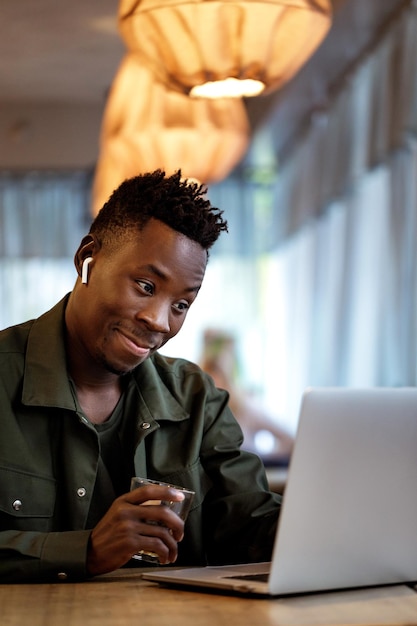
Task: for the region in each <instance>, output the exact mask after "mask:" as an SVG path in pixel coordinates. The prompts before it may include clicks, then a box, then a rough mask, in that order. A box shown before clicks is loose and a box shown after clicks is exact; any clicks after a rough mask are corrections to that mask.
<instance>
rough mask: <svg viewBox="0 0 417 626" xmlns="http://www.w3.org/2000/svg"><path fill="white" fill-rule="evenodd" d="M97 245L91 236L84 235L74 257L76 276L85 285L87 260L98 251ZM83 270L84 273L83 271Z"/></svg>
mask: <svg viewBox="0 0 417 626" xmlns="http://www.w3.org/2000/svg"><path fill="white" fill-rule="evenodd" d="M98 247H99V246H98V245H97V241H96V239H95V237H94V236H93V235H86V236H85V237H83V239H82V240H81V243H80V245H79V247H78V250H77V252H76V253H75V256H74V265H75V269H76V270H77V274H78V276H79V277H80V278H81V279H82V282H84V283H86V282H87V280H86V277H87V271H88V263H89V261H86V260H87V259H92V258H93V257H94V254H95V253H96V252H97V250H98ZM83 270H84V271H83Z"/></svg>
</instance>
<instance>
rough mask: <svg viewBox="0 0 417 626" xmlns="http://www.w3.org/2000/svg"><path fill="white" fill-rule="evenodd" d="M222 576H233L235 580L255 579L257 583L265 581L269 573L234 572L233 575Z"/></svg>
mask: <svg viewBox="0 0 417 626" xmlns="http://www.w3.org/2000/svg"><path fill="white" fill-rule="evenodd" d="M224 578H233V579H235V580H255V581H257V582H259V583H267V582H268V580H269V574H268V573H263V574H240V575H239V576H238V575H237V574H235V575H234V576H224Z"/></svg>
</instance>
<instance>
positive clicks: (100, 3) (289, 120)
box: [0, 0, 411, 151]
mask: <svg viewBox="0 0 417 626" xmlns="http://www.w3.org/2000/svg"><path fill="white" fill-rule="evenodd" d="M410 1H411V0H334V1H333V4H334V13H335V15H334V23H333V26H332V28H331V30H330V32H329V35H328V36H327V38H326V40H325V41H324V42H323V44H322V45H321V47H320V48H319V50H318V51H317V52H316V54H315V55H314V56H313V57H312V58H311V59H310V61H309V62H308V63H307V64H306V65H305V66H304V67H303V68H302V70H301V71H300V72H299V74H298V75H297V76H296V77H295V78H294V79H293V80H292V81H291V82H290V83H288V84H287V85H286V86H284V88H282V89H281V90H279V91H277V92H274V93H272V94H270V95H269V96H260V97H257V98H254V99H250V100H248V101H247V109H248V113H249V118H250V123H251V126H252V128H256V127H257V126H258V125H259V124H261V123H263V122H264V120H265V119H273V121H274V127H275V128H278V129H280V130H279V132H278V137H277V150H278V151H283V150H285V147H286V146H287V145H288V143H289V142H291V140H292V137H293V136H294V134H296V132H297V129H298V128H299V127H300V125H301V124H302V123H303V120H304V119H305V117H306V116H310V115H311V114H312V113H314V111H316V110H320V109H321V108H322V107H325V106H326V103H327V101H328V98H329V94H331V93H332V91H334V90H335V89H336V88H337V85H338V84H339V83H340V81H341V80H342V79H343V76H344V75H345V74H346V73H347V72H348V71H349V69H350V68H351V66H352V64H353V63H355V61H356V59H357V58H358V56H360V55H361V54H363V53H364V52H366V50H367V48H368V47H369V46H371V45H372V42H373V41H374V40H375V38H376V37H377V36H378V34H379V33H380V32H381V29H383V28H384V24H386V22H387V21H389V19H390V18H391V16H392V14H393V13H394V12H395V11H396V10H398V9H399V8H401V7H403V6H404V5H407V4H409V3H410ZM117 6H118V2H117V0H71V1H70V2H63V1H61V2H57V0H2V1H1V6H0V24H1V26H0V29H1V30H0V104H9V105H10V104H14V103H25V104H42V103H48V104H51V103H63V102H65V103H66V104H69V103H74V104H78V105H79V104H83V103H85V104H92V103H101V104H102V103H104V101H105V98H106V94H107V92H108V89H109V87H110V85H111V82H112V79H113V77H114V75H115V72H116V70H117V68H118V65H119V62H120V60H121V58H122V57H123V55H124V51H125V49H124V45H123V42H122V40H121V39H120V36H119V35H118V32H117V24H116V14H117Z"/></svg>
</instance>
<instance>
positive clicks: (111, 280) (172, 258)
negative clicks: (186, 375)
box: [71, 219, 207, 374]
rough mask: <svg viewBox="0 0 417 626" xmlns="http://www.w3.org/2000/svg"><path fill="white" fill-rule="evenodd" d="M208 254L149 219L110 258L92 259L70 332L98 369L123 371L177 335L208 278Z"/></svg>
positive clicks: (105, 255) (100, 255) (79, 291)
mask: <svg viewBox="0 0 417 626" xmlns="http://www.w3.org/2000/svg"><path fill="white" fill-rule="evenodd" d="M206 263H207V252H206V251H205V250H204V249H203V248H202V247H201V246H200V244H198V243H197V242H195V241H192V240H191V239H188V238H187V237H185V236H184V235H182V234H180V233H178V232H176V231H175V230H173V229H171V228H169V227H168V226H166V225H165V224H164V223H163V222H160V221H159V220H154V219H152V220H150V221H149V222H148V223H147V225H146V226H145V227H144V229H143V230H142V231H141V232H139V233H134V234H133V235H132V236H131V235H129V236H128V237H127V238H126V241H125V242H124V241H121V243H120V246H119V245H118V246H117V249H116V250H112V251H111V252H110V253H109V252H108V251H107V250H106V248H105V246H104V247H103V248H101V249H100V250H99V251H98V252H96V253H94V254H93V261H92V262H91V264H90V266H89V278H88V283H87V285H82V284H78V285H77V288H76V292H75V294H74V296H75V297H74V303H75V306H73V313H72V320H71V335H72V336H73V335H74V334H75V337H76V341H77V342H79V343H80V344H81V349H82V351H85V352H86V353H87V358H88V359H91V360H92V361H93V362H94V366H95V367H96V366H97V365H98V366H99V367H102V368H103V369H104V370H105V371H107V372H112V373H114V374H123V373H127V372H128V371H130V370H132V369H133V368H134V367H136V366H137V365H139V364H140V363H142V362H143V361H144V360H145V359H147V358H148V357H149V356H150V355H151V354H152V353H153V352H155V351H156V350H157V349H158V348H160V347H161V346H163V345H164V344H165V343H166V342H167V341H168V340H169V339H171V337H174V336H175V335H176V334H177V333H178V331H179V330H180V328H181V326H182V325H183V323H184V320H185V317H186V315H187V311H188V309H189V307H190V306H191V304H192V303H193V301H194V300H195V298H196V296H197V293H198V290H199V288H200V286H201V283H202V281H203V278H204V273H205V269H206Z"/></svg>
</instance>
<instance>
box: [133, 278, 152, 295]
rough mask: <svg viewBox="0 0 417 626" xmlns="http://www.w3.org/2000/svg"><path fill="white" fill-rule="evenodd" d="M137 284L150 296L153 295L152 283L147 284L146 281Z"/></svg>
mask: <svg viewBox="0 0 417 626" xmlns="http://www.w3.org/2000/svg"><path fill="white" fill-rule="evenodd" d="M136 283H137V284H138V285H139V287H140V288H141V289H142V291H144V292H145V293H147V294H150V295H152V294H153V291H154V289H153V285H152V284H151V283H147V282H146V281H145V280H137V281H136Z"/></svg>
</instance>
